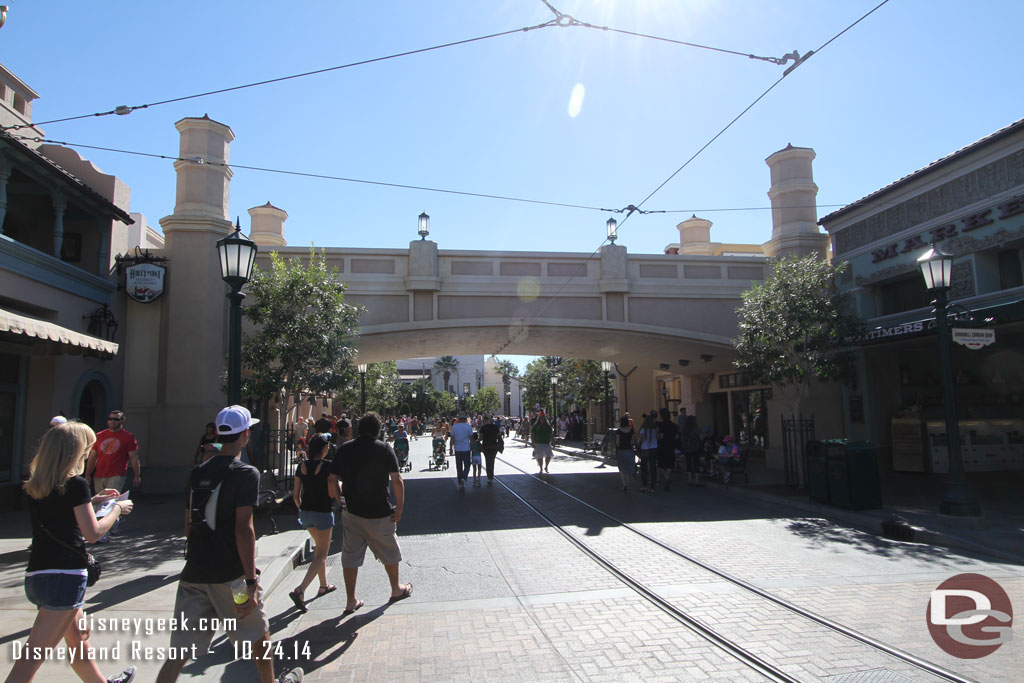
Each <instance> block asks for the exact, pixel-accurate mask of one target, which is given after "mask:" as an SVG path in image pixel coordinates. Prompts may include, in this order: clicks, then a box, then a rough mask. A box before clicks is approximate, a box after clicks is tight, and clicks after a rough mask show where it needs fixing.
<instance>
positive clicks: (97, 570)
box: [39, 522, 103, 587]
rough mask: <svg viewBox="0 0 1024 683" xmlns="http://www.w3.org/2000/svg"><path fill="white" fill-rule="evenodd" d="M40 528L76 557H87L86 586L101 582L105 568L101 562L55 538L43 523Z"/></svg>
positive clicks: (91, 555) (90, 554)
mask: <svg viewBox="0 0 1024 683" xmlns="http://www.w3.org/2000/svg"><path fill="white" fill-rule="evenodd" d="M39 528H40V529H42V530H43V531H45V532H46V535H47V536H49V537H50V538H52V539H53V540H55V541H57V543H60V544H61V545H62V546H64V547H65V548H67V549H68V550H70V551H71V552H73V553H75V554H76V555H79V556H84V557H85V571H86V579H85V585H86V586H87V587H91V586H94V585H95V584H96V582H97V581H99V580H100V574H101V573H102V572H103V566H102V565H101V564H100V561H99V560H97V559H96V558H95V557H94V556H93V554H92V553H83V552H82V551H81V550H79V549H78V548H75V547H73V546H70V545H68V544H67V543H65V542H64V541H62V540H60V539H59V538H57V537H56V536H54V535H53V533H51V532H50V530H49V529H47V528H46V527H45V526H43V523H42V522H40V523H39Z"/></svg>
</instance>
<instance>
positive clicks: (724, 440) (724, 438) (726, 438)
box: [722, 434, 732, 443]
mask: <svg viewBox="0 0 1024 683" xmlns="http://www.w3.org/2000/svg"><path fill="white" fill-rule="evenodd" d="M729 441H732V437H731V436H729V435H728V434H726V435H725V436H723V437H722V443H728V442H729Z"/></svg>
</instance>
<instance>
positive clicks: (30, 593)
mask: <svg viewBox="0 0 1024 683" xmlns="http://www.w3.org/2000/svg"><path fill="white" fill-rule="evenodd" d="M86 581H87V577H86V576H85V575H84V574H33V575H32V576H26V577H25V596H26V597H27V598H28V601H29V602H31V603H32V604H33V605H35V606H36V607H42V608H44V609H52V610H72V609H81V607H82V605H84V604H85V582H86Z"/></svg>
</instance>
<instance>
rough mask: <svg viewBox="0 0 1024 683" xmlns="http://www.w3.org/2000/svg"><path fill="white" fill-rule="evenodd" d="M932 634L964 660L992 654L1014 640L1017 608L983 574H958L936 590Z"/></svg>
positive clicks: (931, 612)
mask: <svg viewBox="0 0 1024 683" xmlns="http://www.w3.org/2000/svg"><path fill="white" fill-rule="evenodd" d="M925 618H926V620H927V621H928V632H929V633H931V636H932V640H934V641H935V644H936V645H938V646H939V647H940V648H942V649H943V650H944V651H945V652H946V653H948V654H951V655H953V656H954V657H959V658H960V659H979V658H981V657H985V656H987V655H990V654H992V653H993V652H995V651H996V650H998V649H999V646H1000V645H1002V644H1003V643H1006V642H1009V641H1010V639H1011V638H1013V606H1012V605H1011V604H1010V596H1009V595H1007V594H1006V591H1005V590H1003V587H1002V586H1000V585H999V584H998V583H996V582H995V581H993V580H992V579H990V578H988V577H987V576H982V575H981V574H957V575H956V576H954V577H952V578H949V579H946V580H945V581H943V582H942V583H941V584H939V587H938V588H936V589H935V590H933V591H932V594H931V600H929V601H928V613H927V614H926V617H925Z"/></svg>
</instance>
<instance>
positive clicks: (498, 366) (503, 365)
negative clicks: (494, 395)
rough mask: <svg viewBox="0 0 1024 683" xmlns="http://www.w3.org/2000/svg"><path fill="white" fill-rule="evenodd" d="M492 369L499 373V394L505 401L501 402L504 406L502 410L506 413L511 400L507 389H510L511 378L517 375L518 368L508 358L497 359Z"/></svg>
mask: <svg viewBox="0 0 1024 683" xmlns="http://www.w3.org/2000/svg"><path fill="white" fill-rule="evenodd" d="M494 369H495V370H497V371H498V372H499V373H500V374H501V387H502V394H501V396H502V397H503V398H504V399H505V401H506V402H505V403H503V404H502V405H504V407H505V409H504V410H503V411H502V412H504V413H505V414H508V413H509V412H510V411H511V409H512V408H511V404H512V401H511V399H510V398H508V393H509V391H511V386H512V378H513V377H518V376H519V368H518V367H517V366H516V364H515V363H513V362H512V361H510V360H499V361H498V362H497V363H495V364H494Z"/></svg>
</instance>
